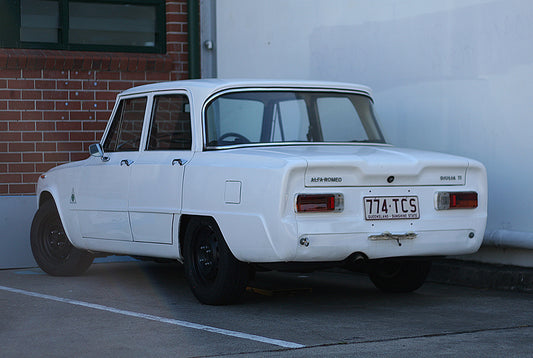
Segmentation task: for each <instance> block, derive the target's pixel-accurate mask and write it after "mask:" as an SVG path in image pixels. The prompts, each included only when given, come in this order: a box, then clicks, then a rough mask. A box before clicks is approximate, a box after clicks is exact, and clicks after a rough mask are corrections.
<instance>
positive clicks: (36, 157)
mask: <svg viewBox="0 0 533 358" xmlns="http://www.w3.org/2000/svg"><path fill="white" fill-rule="evenodd" d="M38 144H39V143H36V146H37V145H38ZM22 161H23V162H24V163H41V162H42V161H43V153H22Z"/></svg>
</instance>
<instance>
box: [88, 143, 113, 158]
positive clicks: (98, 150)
mask: <svg viewBox="0 0 533 358" xmlns="http://www.w3.org/2000/svg"><path fill="white" fill-rule="evenodd" d="M89 154H91V157H97V158H102V161H103V162H107V161H108V160H109V157H106V156H105V155H104V149H103V148H102V146H101V145H100V143H95V144H91V145H90V146H89Z"/></svg>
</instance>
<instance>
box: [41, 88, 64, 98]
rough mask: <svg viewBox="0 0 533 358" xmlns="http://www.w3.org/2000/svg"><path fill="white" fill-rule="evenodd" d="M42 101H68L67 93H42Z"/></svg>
mask: <svg viewBox="0 0 533 358" xmlns="http://www.w3.org/2000/svg"><path fill="white" fill-rule="evenodd" d="M43 99H64V100H66V99H68V91H59V90H54V91H43Z"/></svg>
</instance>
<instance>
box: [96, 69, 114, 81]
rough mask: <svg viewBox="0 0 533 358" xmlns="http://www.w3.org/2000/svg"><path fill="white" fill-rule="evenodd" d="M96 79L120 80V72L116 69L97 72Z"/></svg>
mask: <svg viewBox="0 0 533 358" xmlns="http://www.w3.org/2000/svg"><path fill="white" fill-rule="evenodd" d="M96 80H97V81H102V80H120V72H115V71H101V72H97V73H96Z"/></svg>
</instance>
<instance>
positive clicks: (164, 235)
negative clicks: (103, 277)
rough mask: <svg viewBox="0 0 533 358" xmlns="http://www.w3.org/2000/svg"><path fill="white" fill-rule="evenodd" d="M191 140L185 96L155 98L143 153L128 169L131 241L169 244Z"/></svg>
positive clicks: (188, 158) (178, 209)
mask: <svg viewBox="0 0 533 358" xmlns="http://www.w3.org/2000/svg"><path fill="white" fill-rule="evenodd" d="M191 138H192V137H191V118H190V113H189V100H188V97H187V95H186V94H185V93H173V94H164V95H156V96H154V98H153V103H152V110H151V120H150V126H149V129H148V135H147V141H146V144H145V147H144V151H142V152H141V153H140V155H139V157H138V159H137V160H136V161H135V163H134V164H133V165H132V166H131V185H130V194H129V198H130V201H129V212H130V220H131V229H132V233H133V240H134V241H137V242H149V243H160V244H172V240H173V228H174V227H175V228H177V224H176V225H174V223H177V222H178V218H179V214H180V212H181V202H182V181H183V174H184V170H185V168H186V167H187V163H188V161H189V160H190V159H191V158H192V152H191V142H192V140H191Z"/></svg>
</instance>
